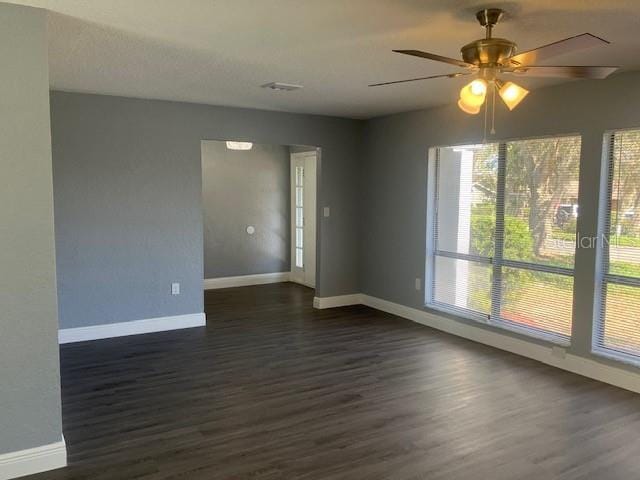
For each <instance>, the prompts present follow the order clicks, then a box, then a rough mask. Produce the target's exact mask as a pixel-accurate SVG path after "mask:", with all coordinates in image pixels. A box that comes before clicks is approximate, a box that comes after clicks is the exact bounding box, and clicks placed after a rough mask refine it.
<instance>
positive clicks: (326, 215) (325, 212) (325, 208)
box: [323, 207, 331, 218]
mask: <svg viewBox="0 0 640 480" xmlns="http://www.w3.org/2000/svg"><path fill="white" fill-rule="evenodd" d="M323 215H324V216H325V217H326V218H329V215H331V209H330V208H329V207H324V209H323Z"/></svg>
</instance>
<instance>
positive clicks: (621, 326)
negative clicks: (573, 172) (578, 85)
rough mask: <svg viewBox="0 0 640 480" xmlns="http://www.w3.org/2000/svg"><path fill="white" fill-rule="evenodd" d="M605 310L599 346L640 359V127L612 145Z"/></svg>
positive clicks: (613, 138) (599, 321)
mask: <svg viewBox="0 0 640 480" xmlns="http://www.w3.org/2000/svg"><path fill="white" fill-rule="evenodd" d="M606 160H607V172H608V175H607V176H606V182H607V184H606V202H605V209H604V212H603V216H604V218H602V219H601V222H602V224H601V225H602V227H603V231H602V241H601V242H600V243H599V246H600V248H601V258H602V264H601V268H600V271H601V279H600V282H599V283H600V285H599V287H600V288H599V290H600V295H599V304H600V308H599V309H598V313H597V315H596V328H595V335H594V350H595V351H597V352H600V353H604V354H607V355H610V356H614V357H621V358H622V359H627V360H631V361H633V362H639V361H640V175H639V172H640V130H627V131H620V132H615V133H613V134H611V135H610V137H609V139H608V145H607V156H606Z"/></svg>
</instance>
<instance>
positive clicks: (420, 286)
mask: <svg viewBox="0 0 640 480" xmlns="http://www.w3.org/2000/svg"><path fill="white" fill-rule="evenodd" d="M421 289H422V279H420V278H416V290H418V291H420V290H421Z"/></svg>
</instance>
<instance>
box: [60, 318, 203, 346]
mask: <svg viewBox="0 0 640 480" xmlns="http://www.w3.org/2000/svg"><path fill="white" fill-rule="evenodd" d="M206 324H207V319H206V317H205V315H204V313H192V314H189V315H176V316H173V317H158V318H148V319H145V320H133V321H131V322H121V323H107V324H104V325H92V326H90V327H77V328H63V329H61V330H59V331H58V343H61V344H62V343H73V342H85V341H87V340H99V339H101V338H112V337H125V336H127V335H139V334H141V333H152V332H165V331H167V330H179V329H182V328H192V327H203V326H205V325H206Z"/></svg>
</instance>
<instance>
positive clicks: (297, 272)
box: [290, 149, 318, 288]
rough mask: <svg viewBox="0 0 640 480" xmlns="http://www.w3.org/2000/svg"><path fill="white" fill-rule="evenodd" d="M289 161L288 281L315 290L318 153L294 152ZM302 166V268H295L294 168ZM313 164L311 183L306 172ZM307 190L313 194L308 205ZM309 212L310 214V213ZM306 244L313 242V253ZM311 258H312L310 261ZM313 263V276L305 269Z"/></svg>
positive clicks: (314, 151)
mask: <svg viewBox="0 0 640 480" xmlns="http://www.w3.org/2000/svg"><path fill="white" fill-rule="evenodd" d="M290 157H291V160H290V164H291V170H290V171H291V179H290V185H291V209H290V211H291V222H290V223H291V269H290V270H291V277H290V280H291V281H292V282H295V283H300V284H302V285H305V286H307V287H310V288H316V278H317V272H318V265H317V254H318V242H317V237H318V218H317V216H318V215H317V210H318V189H317V181H318V151H317V149H316V150H312V151H308V152H296V153H292V154H291V155H290ZM300 162H302V165H303V167H304V174H303V175H304V177H303V185H302V186H303V198H304V199H305V201H304V202H303V212H304V215H303V249H302V251H303V266H302V268H297V267H296V216H295V215H296V177H295V175H296V166H298V165H300ZM311 162H312V163H313V168H314V170H315V178H314V179H312V180H311V181H310V180H308V177H307V175H306V172H307V171H308V165H309V163H311ZM309 189H312V191H313V194H314V200H315V201H314V204H313V205H308V201H306V198H307V192H308V190H309ZM310 212H311V213H310ZM308 218H310V220H311V221H310V222H307V219H308ZM310 226H313V231H312V232H310V230H311V229H310V228H309V227H310ZM308 242H313V246H314V248H313V249H312V250H313V251H311V252H310V251H309V248H308V247H306V245H307V244H308ZM311 257H313V258H312V259H311ZM311 261H312V262H313V265H314V269H313V270H314V271H313V274H311V275H310V274H309V273H308V272H307V271H306V267H307V265H308V264H309V263H310V262H311Z"/></svg>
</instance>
